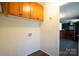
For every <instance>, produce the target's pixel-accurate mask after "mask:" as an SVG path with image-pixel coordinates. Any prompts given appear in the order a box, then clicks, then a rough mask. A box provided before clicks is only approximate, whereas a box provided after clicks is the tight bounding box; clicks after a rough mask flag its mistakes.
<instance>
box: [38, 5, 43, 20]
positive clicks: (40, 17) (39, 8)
mask: <svg viewBox="0 0 79 59" xmlns="http://www.w3.org/2000/svg"><path fill="white" fill-rule="evenodd" d="M37 9H38V10H37V19H38V20H40V21H43V18H44V8H43V6H41V5H38V7H37Z"/></svg>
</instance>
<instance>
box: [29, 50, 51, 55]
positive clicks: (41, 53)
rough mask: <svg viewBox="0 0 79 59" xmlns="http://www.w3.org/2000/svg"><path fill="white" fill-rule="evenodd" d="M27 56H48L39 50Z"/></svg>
mask: <svg viewBox="0 0 79 59" xmlns="http://www.w3.org/2000/svg"><path fill="white" fill-rule="evenodd" d="M28 56H49V55H48V54H46V53H45V52H43V51H41V50H38V51H36V52H34V53H32V54H30V55H28Z"/></svg>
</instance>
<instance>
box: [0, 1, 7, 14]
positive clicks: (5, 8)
mask: <svg viewBox="0 0 79 59" xmlns="http://www.w3.org/2000/svg"><path fill="white" fill-rule="evenodd" d="M1 13H4V14H8V3H7V2H1Z"/></svg>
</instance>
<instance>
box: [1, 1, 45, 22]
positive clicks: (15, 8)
mask: <svg viewBox="0 0 79 59" xmlns="http://www.w3.org/2000/svg"><path fill="white" fill-rule="evenodd" d="M2 6H3V7H2V10H3V12H4V13H6V14H9V15H16V16H22V17H25V18H28V19H33V20H40V21H43V17H44V15H43V14H44V13H43V12H44V8H43V6H42V5H40V4H38V3H36V2H6V3H3V4H2Z"/></svg>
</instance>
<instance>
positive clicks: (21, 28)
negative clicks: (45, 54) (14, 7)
mask: <svg viewBox="0 0 79 59" xmlns="http://www.w3.org/2000/svg"><path fill="white" fill-rule="evenodd" d="M28 33H32V36H31V37H29V36H28ZM39 49H40V23H39V22H38V21H32V20H31V21H30V20H24V18H22V17H16V16H10V15H9V16H6V15H0V55H5V56H7V55H9V56H10V55H12V56H14V55H15V56H17V55H21V56H22V55H28V54H31V53H33V52H35V51H37V50H39Z"/></svg>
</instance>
